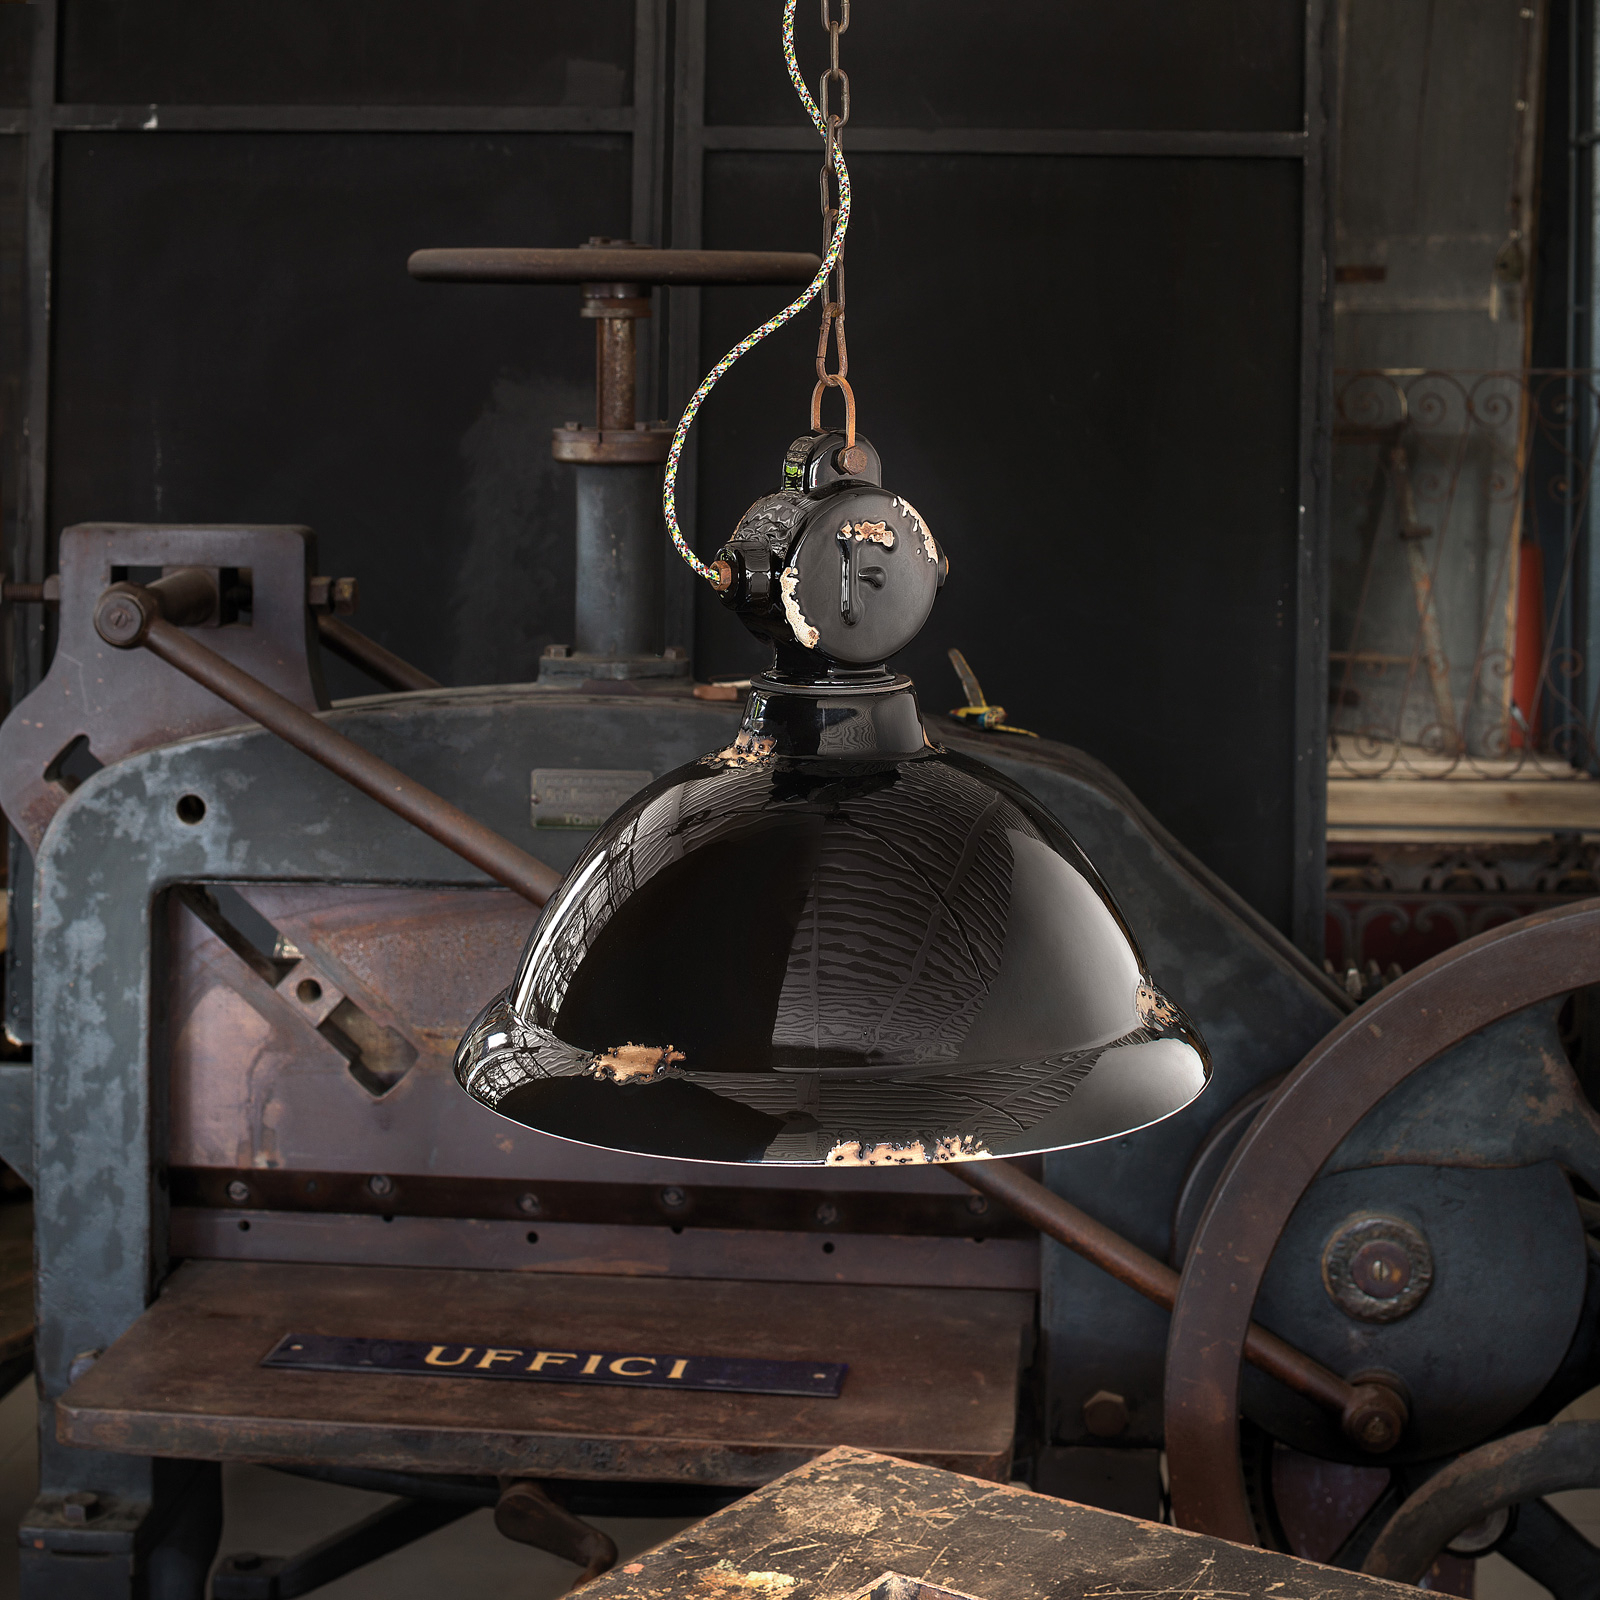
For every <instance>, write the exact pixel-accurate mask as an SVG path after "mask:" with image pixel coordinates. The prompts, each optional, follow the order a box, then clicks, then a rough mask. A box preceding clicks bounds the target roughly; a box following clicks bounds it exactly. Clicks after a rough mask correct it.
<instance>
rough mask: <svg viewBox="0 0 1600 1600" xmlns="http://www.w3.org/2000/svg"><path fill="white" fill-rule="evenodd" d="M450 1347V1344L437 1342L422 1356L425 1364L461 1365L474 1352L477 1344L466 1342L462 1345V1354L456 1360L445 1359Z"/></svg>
mask: <svg viewBox="0 0 1600 1600" xmlns="http://www.w3.org/2000/svg"><path fill="white" fill-rule="evenodd" d="M449 1348H450V1346H449V1345H447V1344H436V1345H435V1346H434V1347H433V1349H431V1350H430V1351H429V1352H428V1353H427V1355H425V1356H424V1357H423V1358H422V1360H423V1364H424V1365H425V1366H430V1367H459V1366H460V1365H461V1363H462V1362H463V1361H465V1360H466V1359H467V1357H468V1356H470V1355H471V1354H472V1352H473V1350H474V1349H475V1348H476V1346H474V1345H470V1344H464V1345H462V1347H461V1354H460V1355H458V1356H457V1357H456V1358H455V1360H454V1361H445V1360H443V1359H442V1358H443V1356H444V1353H445V1351H446V1350H448V1349H449Z"/></svg>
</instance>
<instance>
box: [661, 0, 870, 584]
mask: <svg viewBox="0 0 1600 1600" xmlns="http://www.w3.org/2000/svg"><path fill="white" fill-rule="evenodd" d="M796 3H797V0H785V4H784V8H783V59H784V60H785V61H786V62H787V63H788V67H789V78H790V81H791V82H792V83H793V84H794V87H795V93H796V94H798V95H799V96H800V103H801V104H802V105H803V106H804V107H805V108H806V111H807V113H808V114H809V115H810V117H811V120H812V122H813V123H815V124H816V128H817V132H818V133H820V134H821V135H822V136H823V138H824V139H826V138H827V136H828V129H827V124H826V123H824V122H823V120H822V112H821V110H820V109H819V108H818V106H817V102H816V101H815V100H814V99H812V97H811V91H810V90H809V89H808V88H807V87H806V80H805V79H804V78H803V77H801V76H800V63H799V62H798V61H796V60H795V56H794V13H795V6H796ZM833 171H834V175H835V177H837V179H838V180H839V220H838V222H837V223H836V224H835V226H834V230H833V237H832V239H830V240H829V241H828V253H827V254H826V255H825V256H824V257H823V258H822V266H821V268H820V269H819V270H818V272H817V275H816V277H814V278H813V279H812V280H811V283H810V286H809V287H808V288H807V289H806V290H805V291H804V293H802V294H801V295H800V297H799V298H798V299H797V300H794V301H792V302H791V303H790V304H789V305H787V306H785V307H784V308H783V310H782V311H780V312H779V313H778V314H777V315H776V316H775V317H769V318H768V319H767V320H766V321H765V322H763V323H762V324H761V326H760V327H759V328H757V329H756V330H755V332H754V333H751V334H748V335H747V336H746V337H745V338H743V339H741V340H740V341H739V342H738V344H736V345H735V346H734V347H733V349H731V350H730V351H729V352H728V353H727V355H725V356H724V357H723V358H722V359H721V360H720V361H719V362H718V363H717V364H716V366H714V367H713V368H712V369H711V370H710V371H709V372H708V373H707V374H706V375H705V378H704V380H703V381H702V382H701V384H700V387H699V388H698V389H696V390H695V392H694V393H693V395H691V396H690V398H689V403H688V405H686V406H685V407H684V408H683V415H682V416H681V417H680V418H679V419H678V426H677V430H676V432H674V433H673V435H672V449H671V450H670V451H668V452H667V471H666V476H665V477H664V478H663V480H662V484H661V509H662V511H663V512H664V513H665V514H666V519H667V533H668V534H669V535H670V536H671V538H672V543H673V545H674V546H675V547H676V549H677V552H678V554H679V555H680V556H682V557H683V559H684V560H685V561H687V562H688V563H689V565H690V566H691V567H693V568H694V570H695V571H696V572H698V573H699V574H700V576H701V577H702V578H704V579H705V580H706V581H707V582H708V583H709V582H712V581H714V578H715V574H714V573H713V572H712V570H711V568H710V567H708V566H707V565H706V564H705V562H703V561H702V560H701V559H700V558H699V557H698V556H697V555H696V554H695V553H694V551H693V550H691V549H690V548H689V546H688V544H687V542H686V541H685V540H684V537H683V530H682V529H681V528H680V527H679V526H678V458H679V457H680V456H681V455H682V454H683V445H684V441H685V440H686V439H687V438H688V437H689V429H690V427H691V426H692V425H693V423H694V419H695V416H696V414H697V413H698V412H699V410H700V407H701V406H702V405H703V404H704V403H705V398H706V396H707V395H708V394H710V393H711V391H712V390H713V389H714V388H715V387H716V385H717V379H718V378H720V377H721V376H722V375H723V373H725V372H726V371H727V370H728V368H729V367H731V366H732V365H733V364H734V362H735V361H737V360H738V359H739V357H740V356H742V355H743V354H744V353H745V352H746V351H747V350H753V349H754V348H755V347H756V346H757V345H758V344H760V343H761V341H762V340H763V339H765V338H766V336H767V335H768V334H769V333H771V332H773V331H774V330H775V329H777V328H781V327H782V326H783V325H784V323H786V322H787V321H788V320H789V319H790V318H791V317H793V316H797V315H799V313H800V312H802V311H804V310H805V308H806V307H807V306H808V305H810V304H811V302H812V301H813V300H815V299H816V297H817V296H818V295H819V294H820V293H821V292H822V288H823V285H824V284H826V283H827V281H828V274H829V273H830V272H832V271H833V269H834V266H835V264H836V263H837V262H838V260H839V252H840V251H841V250H843V249H844V236H845V230H846V229H847V228H848V227H849V226H850V173H849V171H848V170H847V168H846V167H845V164H844V152H843V151H842V150H841V149H840V148H839V144H838V141H837V140H835V141H834V146H833Z"/></svg>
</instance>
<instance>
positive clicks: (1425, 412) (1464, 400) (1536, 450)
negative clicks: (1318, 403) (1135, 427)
mask: <svg viewBox="0 0 1600 1600" xmlns="http://www.w3.org/2000/svg"><path fill="white" fill-rule="evenodd" d="M1597 416H1600V372H1596V371H1593V370H1581V371H1580V370H1561V371H1554V370H1542V371H1541V370H1528V371H1505V372H1465V371H1429V370H1422V369H1396V368H1390V369H1383V370H1369V371H1345V372H1340V373H1338V374H1337V375H1336V378H1335V389H1334V450H1333V459H1334V475H1333V525H1332V619H1331V620H1332V627H1331V634H1330V637H1331V640H1332V651H1331V656H1332V659H1331V671H1330V676H1329V692H1330V699H1331V702H1332V703H1331V705H1330V708H1329V711H1330V714H1329V728H1330V734H1331V739H1330V760H1329V772H1330V776H1332V777H1336V778H1338V777H1343V778H1350V777H1374V778H1375V777H1384V776H1391V775H1392V776H1402V775H1403V776H1410V777H1428V778H1446V777H1454V778H1463V777H1472V776H1481V777H1484V778H1495V779H1505V778H1508V777H1521V776H1527V777H1534V776H1538V777H1540V778H1544V779H1551V778H1555V779H1559V778H1561V777H1573V778H1577V777H1580V776H1582V775H1583V774H1584V773H1585V772H1590V771H1593V770H1595V768H1596V766H1597V764H1600V763H1597V759H1596V756H1597V729H1596V721H1597V717H1600V694H1597V691H1600V683H1596V681H1595V677H1596V674H1595V673H1594V672H1593V671H1591V669H1590V668H1589V667H1588V666H1587V665H1586V661H1585V654H1584V650H1585V644H1586V634H1587V631H1588V630H1587V624H1588V616H1589V610H1590V599H1589V586H1590V582H1591V572H1590V567H1591V561H1590V548H1589V546H1590V537H1589V534H1590V516H1591V489H1592V485H1593V472H1594V464H1595V448H1596V441H1597V439H1600V429H1597V428H1596V426H1595V419H1596V418H1597Z"/></svg>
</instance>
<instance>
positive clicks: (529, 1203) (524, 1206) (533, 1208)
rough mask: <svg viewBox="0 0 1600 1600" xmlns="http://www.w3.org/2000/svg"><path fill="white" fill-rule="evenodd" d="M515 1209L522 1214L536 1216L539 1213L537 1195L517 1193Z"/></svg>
mask: <svg viewBox="0 0 1600 1600" xmlns="http://www.w3.org/2000/svg"><path fill="white" fill-rule="evenodd" d="M517 1210H518V1211H520V1212H522V1213H523V1215H524V1216H529V1217H536V1216H538V1215H539V1197H538V1195H536V1194H519V1195H518V1196H517Z"/></svg>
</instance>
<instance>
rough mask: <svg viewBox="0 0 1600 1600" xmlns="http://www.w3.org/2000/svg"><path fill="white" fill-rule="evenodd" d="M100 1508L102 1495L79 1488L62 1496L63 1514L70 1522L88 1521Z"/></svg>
mask: <svg viewBox="0 0 1600 1600" xmlns="http://www.w3.org/2000/svg"><path fill="white" fill-rule="evenodd" d="M99 1509H100V1496H99V1495H97V1494H93V1493H91V1492H90V1491H89V1490H87V1489H79V1490H77V1491H75V1492H74V1493H72V1494H67V1495H63V1496H62V1497H61V1515H62V1517H63V1518H64V1519H65V1520H66V1521H68V1522H80V1523H81V1522H87V1521H88V1520H89V1519H90V1518H91V1517H92V1516H94V1514H95V1513H96V1512H97V1511H98V1510H99Z"/></svg>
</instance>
